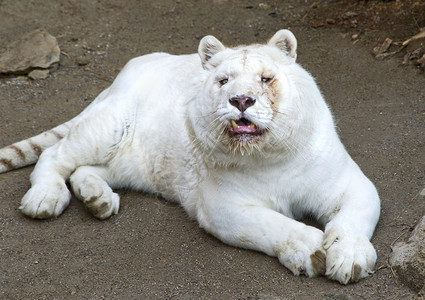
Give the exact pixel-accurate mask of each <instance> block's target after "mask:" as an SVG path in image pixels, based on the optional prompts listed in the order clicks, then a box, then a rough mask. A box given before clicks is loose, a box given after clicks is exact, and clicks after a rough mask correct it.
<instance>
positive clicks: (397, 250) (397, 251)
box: [390, 216, 425, 293]
mask: <svg viewBox="0 0 425 300" xmlns="http://www.w3.org/2000/svg"><path fill="white" fill-rule="evenodd" d="M392 250H393V252H392V253H391V255H390V264H391V266H392V268H393V269H394V270H395V271H396V274H397V275H398V278H399V279H400V280H401V281H403V282H404V283H405V284H406V285H407V286H409V287H411V288H412V289H413V290H414V291H416V292H420V293H423V292H425V216H423V217H422V219H421V220H420V221H419V223H418V225H416V227H415V229H414V230H413V232H412V235H411V236H410V238H409V239H408V240H407V242H399V243H397V244H395V245H394V246H393V247H392Z"/></svg>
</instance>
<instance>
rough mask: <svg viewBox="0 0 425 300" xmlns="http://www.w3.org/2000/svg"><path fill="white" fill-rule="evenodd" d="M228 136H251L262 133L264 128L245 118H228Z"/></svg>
mask: <svg viewBox="0 0 425 300" xmlns="http://www.w3.org/2000/svg"><path fill="white" fill-rule="evenodd" d="M229 134H230V137H247V138H249V137H253V136H260V135H263V134H264V130H262V129H260V128H258V127H257V125H255V124H254V123H252V122H251V121H250V120H248V119H246V118H240V119H239V120H230V126H229Z"/></svg>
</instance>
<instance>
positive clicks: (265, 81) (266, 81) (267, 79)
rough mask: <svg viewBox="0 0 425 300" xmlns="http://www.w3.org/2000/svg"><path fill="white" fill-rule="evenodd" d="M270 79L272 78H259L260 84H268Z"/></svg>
mask: <svg viewBox="0 0 425 300" xmlns="http://www.w3.org/2000/svg"><path fill="white" fill-rule="evenodd" d="M272 79H273V78H272V77H261V82H264V83H269V82H270V81H272Z"/></svg>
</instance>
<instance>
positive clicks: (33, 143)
mask: <svg viewBox="0 0 425 300" xmlns="http://www.w3.org/2000/svg"><path fill="white" fill-rule="evenodd" d="M72 123H73V120H70V121H68V122H66V123H63V124H61V125H59V126H57V127H55V128H53V129H50V130H48V131H45V132H43V133H41V134H39V135H36V136H34V137H31V138H29V139H26V140H23V141H20V142H17V143H14V144H12V145H10V146H7V147H4V148H3V149H0V173H5V172H8V171H11V170H14V169H18V168H22V167H25V166H28V165H31V164H34V163H35V162H36V161H37V159H38V157H39V156H40V154H41V152H43V151H44V149H46V148H48V147H50V146H53V145H54V144H56V143H57V142H58V141H59V140H61V139H62V138H63V137H64V136H65V135H66V134H67V133H68V131H69V128H70V127H71V125H72Z"/></svg>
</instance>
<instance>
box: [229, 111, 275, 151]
mask: <svg viewBox="0 0 425 300" xmlns="http://www.w3.org/2000/svg"><path fill="white" fill-rule="evenodd" d="M266 133H267V131H266V130H264V129H261V128H259V127H258V126H257V125H255V124H254V123H252V122H251V121H250V120H248V119H246V118H241V119H239V120H230V126H229V127H228V128H227V135H228V137H229V146H230V149H231V150H232V152H233V153H240V154H242V155H250V154H253V153H254V152H256V151H260V150H261V145H262V143H263V142H264V139H265V136H266Z"/></svg>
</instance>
